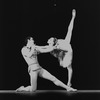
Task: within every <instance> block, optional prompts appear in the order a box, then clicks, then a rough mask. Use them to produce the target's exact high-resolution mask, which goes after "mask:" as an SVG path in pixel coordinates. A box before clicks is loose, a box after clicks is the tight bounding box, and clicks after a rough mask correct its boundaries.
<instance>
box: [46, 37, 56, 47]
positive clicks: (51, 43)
mask: <svg viewBox="0 0 100 100" xmlns="http://www.w3.org/2000/svg"><path fill="white" fill-rule="evenodd" d="M47 43H48V44H49V45H51V46H53V45H55V44H56V43H57V38H53V37H51V38H50V39H49V40H48V41H47Z"/></svg>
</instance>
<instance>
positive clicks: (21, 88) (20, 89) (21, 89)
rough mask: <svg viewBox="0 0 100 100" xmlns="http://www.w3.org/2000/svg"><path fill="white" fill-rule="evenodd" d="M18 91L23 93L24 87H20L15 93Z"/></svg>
mask: <svg viewBox="0 0 100 100" xmlns="http://www.w3.org/2000/svg"><path fill="white" fill-rule="evenodd" d="M18 91H24V86H21V87H19V88H18V89H16V92H18Z"/></svg>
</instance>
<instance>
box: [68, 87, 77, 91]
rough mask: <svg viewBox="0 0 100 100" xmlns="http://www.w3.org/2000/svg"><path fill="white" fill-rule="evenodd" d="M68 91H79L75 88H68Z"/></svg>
mask: <svg viewBox="0 0 100 100" xmlns="http://www.w3.org/2000/svg"><path fill="white" fill-rule="evenodd" d="M67 91H68V92H71V91H72V92H75V91H77V89H74V88H72V87H68V88H67Z"/></svg>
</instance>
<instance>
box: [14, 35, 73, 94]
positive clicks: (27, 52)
mask: <svg viewBox="0 0 100 100" xmlns="http://www.w3.org/2000/svg"><path fill="white" fill-rule="evenodd" d="M54 48H55V47H54V46H52V45H49V46H36V45H35V44H34V40H33V38H32V37H29V38H28V39H27V44H26V46H24V47H23V48H22V50H21V53H22V55H23V57H24V59H25V61H26V63H27V64H28V72H29V75H30V83H31V85H30V86H27V87H24V86H21V87H20V88H18V89H17V90H16V91H30V92H32V91H35V90H36V89H37V77H38V75H39V76H40V77H43V78H45V79H48V80H50V81H52V82H53V83H54V84H55V85H57V86H60V87H62V88H64V89H66V90H67V91H75V90H74V89H73V88H71V87H68V86H67V85H65V84H64V83H63V82H61V81H60V80H58V79H57V78H56V77H55V76H53V75H51V74H50V73H49V72H48V71H47V70H45V69H43V68H42V67H41V66H40V65H39V63H38V59H37V54H38V53H46V52H50V51H52V50H53V49H54Z"/></svg>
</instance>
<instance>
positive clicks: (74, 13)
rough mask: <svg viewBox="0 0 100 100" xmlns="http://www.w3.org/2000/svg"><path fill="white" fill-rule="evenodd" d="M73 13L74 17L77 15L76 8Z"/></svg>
mask: <svg viewBox="0 0 100 100" xmlns="http://www.w3.org/2000/svg"><path fill="white" fill-rule="evenodd" d="M72 15H73V16H74V17H75V16H76V10H75V9H73V10H72Z"/></svg>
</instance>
